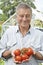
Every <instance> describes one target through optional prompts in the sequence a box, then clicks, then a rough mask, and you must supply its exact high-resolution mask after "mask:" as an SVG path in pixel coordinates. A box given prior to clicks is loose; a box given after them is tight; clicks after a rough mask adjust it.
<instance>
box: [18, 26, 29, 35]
mask: <svg viewBox="0 0 43 65" xmlns="http://www.w3.org/2000/svg"><path fill="white" fill-rule="evenodd" d="M29 28H30V26H28V27H22V26H20V27H19V29H20V32H21V33H22V35H25V34H26V33H27V32H28V30H29Z"/></svg>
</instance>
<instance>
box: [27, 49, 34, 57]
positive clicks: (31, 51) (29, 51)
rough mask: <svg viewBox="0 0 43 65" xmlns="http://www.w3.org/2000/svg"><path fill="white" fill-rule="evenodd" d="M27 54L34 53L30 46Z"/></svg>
mask: <svg viewBox="0 0 43 65" xmlns="http://www.w3.org/2000/svg"><path fill="white" fill-rule="evenodd" d="M26 54H27V55H28V56H30V55H32V54H33V50H32V48H28V51H27V52H26Z"/></svg>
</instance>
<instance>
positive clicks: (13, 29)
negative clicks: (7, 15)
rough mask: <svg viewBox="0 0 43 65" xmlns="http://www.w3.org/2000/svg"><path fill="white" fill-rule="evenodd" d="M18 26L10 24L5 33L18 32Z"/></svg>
mask: <svg viewBox="0 0 43 65" xmlns="http://www.w3.org/2000/svg"><path fill="white" fill-rule="evenodd" d="M17 28H18V26H9V28H8V29H7V30H6V32H5V33H7V34H9V33H13V32H14V33H16V31H17Z"/></svg>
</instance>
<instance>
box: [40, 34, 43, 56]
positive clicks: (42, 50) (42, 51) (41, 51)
mask: <svg viewBox="0 0 43 65" xmlns="http://www.w3.org/2000/svg"><path fill="white" fill-rule="evenodd" d="M40 45H41V49H40V51H39V52H40V53H41V54H42V56H43V34H42V36H41V39H40Z"/></svg>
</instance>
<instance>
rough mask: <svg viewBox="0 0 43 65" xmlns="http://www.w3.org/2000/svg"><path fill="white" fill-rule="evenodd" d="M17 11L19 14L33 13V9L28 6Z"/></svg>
mask: <svg viewBox="0 0 43 65" xmlns="http://www.w3.org/2000/svg"><path fill="white" fill-rule="evenodd" d="M16 13H17V15H18V14H32V12H31V10H30V9H26V8H20V9H18V11H17V12H16Z"/></svg>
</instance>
